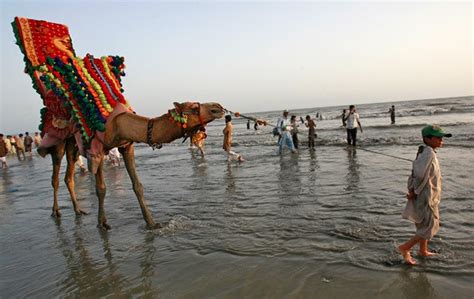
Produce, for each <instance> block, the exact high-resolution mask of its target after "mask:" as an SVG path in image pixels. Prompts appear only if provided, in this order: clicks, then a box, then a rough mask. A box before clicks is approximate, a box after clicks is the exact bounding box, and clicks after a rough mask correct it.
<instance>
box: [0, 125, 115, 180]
mask: <svg viewBox="0 0 474 299" xmlns="http://www.w3.org/2000/svg"><path fill="white" fill-rule="evenodd" d="M41 140H42V138H41V135H40V134H39V133H38V132H35V133H34V135H33V137H32V136H31V135H30V133H29V132H25V134H23V133H20V134H18V135H6V136H5V135H4V134H2V133H0V163H1V168H8V163H7V157H8V156H16V157H17V158H18V161H24V160H26V157H27V156H29V157H33V149H35V148H38V147H39V146H40V144H41ZM105 159H106V160H108V161H110V163H111V164H112V165H114V166H120V160H121V155H120V153H119V151H118V149H117V148H113V149H112V150H110V151H109V153H108V155H106V156H105ZM76 165H77V166H78V167H79V168H80V170H81V171H82V172H86V171H87V167H86V166H85V164H84V162H83V159H82V156H79V157H78V160H77V162H76Z"/></svg>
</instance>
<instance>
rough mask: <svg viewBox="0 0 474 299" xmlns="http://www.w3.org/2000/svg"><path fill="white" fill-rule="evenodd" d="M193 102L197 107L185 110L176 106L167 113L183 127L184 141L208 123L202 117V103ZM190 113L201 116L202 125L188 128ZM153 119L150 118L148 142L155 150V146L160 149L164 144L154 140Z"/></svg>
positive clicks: (169, 117)
mask: <svg viewBox="0 0 474 299" xmlns="http://www.w3.org/2000/svg"><path fill="white" fill-rule="evenodd" d="M193 104H197V107H195V108H191V109H183V110H180V109H178V107H175V108H174V109H170V110H168V113H167V116H168V119H169V120H170V122H172V123H175V124H176V125H177V126H178V127H180V128H181V135H182V136H183V137H184V140H183V142H184V141H186V139H187V138H188V137H190V136H192V135H193V134H194V133H195V132H196V131H197V130H198V129H199V128H200V127H204V126H205V125H206V123H205V122H204V120H203V119H202V117H201V103H199V102H194V103H193ZM192 106H194V105H192ZM189 115H197V116H198V117H199V123H200V126H197V127H196V128H195V129H193V130H189V128H188V116H189ZM153 120H154V118H150V119H148V125H147V134H146V142H147V143H148V145H149V146H151V148H152V149H153V150H154V149H155V148H158V149H160V148H161V147H162V144H160V143H155V142H153V141H152V133H153Z"/></svg>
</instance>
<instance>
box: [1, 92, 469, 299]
mask: <svg viewBox="0 0 474 299" xmlns="http://www.w3.org/2000/svg"><path fill="white" fill-rule="evenodd" d="M391 105H395V108H396V124H395V125H391V124H390V116H389V113H387V111H388V109H389V107H390V106H391ZM227 108H229V109H232V108H233V107H227ZM287 108H288V109H289V110H290V114H294V115H297V116H298V118H299V116H302V117H305V116H306V115H308V114H309V115H310V116H311V117H312V118H315V115H316V113H318V114H322V119H321V120H319V119H318V120H317V121H316V123H317V129H316V132H317V134H318V137H317V139H316V149H315V151H310V150H309V149H308V148H307V145H306V143H305V142H306V135H307V131H306V128H305V127H304V125H303V126H301V127H300V140H301V141H302V144H301V145H300V148H299V150H298V153H296V154H291V153H290V152H284V153H283V154H282V155H278V154H277V146H276V138H275V137H273V136H272V134H271V131H272V127H271V126H267V127H260V129H259V130H257V131H255V130H254V129H253V124H252V125H251V130H247V129H246V120H245V119H238V118H234V121H233V123H234V144H233V150H235V151H236V152H239V153H240V154H242V155H243V156H244V158H245V159H246V161H245V162H243V163H239V162H236V161H230V162H229V161H227V156H226V155H225V152H224V151H223V150H222V139H223V136H222V129H223V127H224V123H223V121H222V120H219V121H215V122H213V123H211V124H210V125H209V126H208V135H209V137H208V139H207V140H206V147H205V152H206V155H205V157H201V155H200V154H199V153H198V151H197V150H193V149H189V148H188V144H189V143H188V141H186V142H185V143H181V141H175V142H174V143H172V144H169V145H165V146H164V147H163V148H162V149H160V150H155V151H153V150H151V149H150V148H149V147H147V146H143V145H137V148H136V163H137V169H138V174H139V176H140V178H141V181H142V183H143V185H144V190H145V191H144V192H145V198H146V200H147V202H148V206H149V208H150V210H151V212H152V214H153V216H154V218H155V220H156V221H159V222H167V223H168V224H167V225H166V226H165V227H164V228H163V229H160V230H155V231H152V230H147V229H146V227H145V222H144V221H143V218H142V215H141V211H140V208H139V205H138V202H137V200H136V198H135V195H134V193H133V191H132V186H131V182H130V179H129V178H128V175H127V173H126V170H125V168H124V167H123V166H122V167H113V166H112V165H109V164H107V165H106V167H105V177H106V184H107V196H106V201H105V209H106V213H107V217H108V222H109V224H110V225H111V226H112V230H110V231H108V232H103V231H101V230H100V229H98V228H97V227H96V224H97V198H96V196H95V184H94V179H93V177H92V176H91V175H89V174H80V173H78V174H76V176H75V179H76V192H77V195H78V198H79V203H80V205H81V208H82V209H84V210H86V211H88V212H89V213H90V214H89V215H86V216H82V217H76V216H75V215H74V211H73V209H72V204H71V202H70V200H69V195H68V192H67V188H66V187H65V185H64V184H63V183H62V179H61V185H60V192H59V205H60V208H61V211H62V218H61V219H60V220H55V219H54V218H52V217H50V214H51V207H52V197H53V193H52V188H51V183H50V175H51V163H50V158H49V157H47V158H46V159H42V158H40V157H39V156H37V155H34V156H33V158H31V159H27V161H25V162H18V161H16V158H14V157H9V158H8V161H9V163H10V165H11V167H10V168H9V169H8V170H2V171H0V174H1V178H0V269H1V271H0V298H18V297H35V298H51V297H81V298H89V297H112V298H114V297H141V296H149V297H162V298H208V297H219V298H221V297H222V298H289V297H290V298H347V297H350V298H374V297H379V298H472V297H473V296H474V291H473V282H474V262H473V261H474V240H473V238H472V236H473V233H474V224H473V212H474V207H473V203H474V196H473V195H472V189H473V188H474V180H473V175H472V173H473V171H472V169H473V167H474V155H473V154H472V149H473V147H474V135H473V128H474V98H473V97H460V98H445V99H433V100H422V101H407V102H395V103H382V104H365V105H357V107H356V108H357V110H358V113H359V114H360V119H361V123H362V126H363V128H364V132H363V133H360V132H359V135H358V140H359V146H360V147H359V148H357V149H355V150H353V149H347V148H346V145H345V138H346V133H345V129H344V128H341V124H342V121H341V118H340V114H341V113H342V109H344V108H346V107H325V108H310V109H299V110H291V107H287ZM158 114H159V113H157V115H158ZM244 114H245V115H249V116H253V117H258V118H261V119H265V120H267V121H269V123H270V124H275V123H276V120H277V118H278V117H279V116H280V114H281V111H272V112H261V113H249V114H246V113H244ZM426 123H437V124H440V125H441V126H442V127H443V128H444V130H445V131H446V132H450V133H452V134H453V135H454V136H453V137H452V138H449V139H448V138H446V139H445V146H444V147H443V148H441V149H439V150H438V158H439V160H440V164H441V170H442V174H443V193H442V200H441V205H440V214H441V229H440V231H439V233H438V234H437V235H436V236H435V237H434V239H433V240H432V241H431V242H430V243H429V246H430V249H431V250H433V251H435V252H437V253H438V255H436V256H435V257H432V258H418V257H416V255H414V256H415V258H416V259H417V260H418V265H417V266H414V267H410V266H407V265H405V264H404V263H403V261H402V259H401V257H400V255H399V254H398V253H397V252H396V251H395V247H396V246H397V244H400V243H402V242H405V241H406V240H408V239H409V238H410V237H411V236H412V235H413V233H414V227H413V225H412V224H411V223H410V222H408V221H406V220H403V219H402V218H401V212H402V210H403V208H404V205H405V203H406V199H405V196H404V195H405V192H406V182H407V178H408V175H409V174H410V170H411V164H410V162H409V161H406V160H403V159H408V160H411V159H413V158H414V157H415V155H416V150H417V147H418V145H419V144H420V143H421V137H420V130H421V128H422V127H423V126H424V125H425V124H426ZM366 150H370V152H369V151H366ZM374 152H377V153H381V154H377V153H374ZM382 154H386V155H391V156H395V157H400V158H403V159H397V158H394V157H389V156H386V155H382ZM63 169H64V166H63ZM63 176H64V170H62V174H61V177H63Z"/></svg>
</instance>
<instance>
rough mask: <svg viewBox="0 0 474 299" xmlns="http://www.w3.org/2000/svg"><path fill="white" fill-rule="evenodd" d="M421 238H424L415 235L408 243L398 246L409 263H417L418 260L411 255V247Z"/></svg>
mask: <svg viewBox="0 0 474 299" xmlns="http://www.w3.org/2000/svg"><path fill="white" fill-rule="evenodd" d="M421 240H423V239H422V238H421V237H419V236H417V235H415V236H414V237H412V238H411V239H410V240H408V241H407V242H406V243H403V244H402V245H400V246H398V251H399V252H400V254H401V255H402V257H403V259H404V260H405V262H406V263H407V264H408V265H416V261H415V260H414V259H413V258H412V257H411V254H410V249H411V248H412V247H413V246H415V245H416V244H417V243H418V242H420V241H421Z"/></svg>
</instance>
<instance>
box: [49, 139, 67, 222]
mask: <svg viewBox="0 0 474 299" xmlns="http://www.w3.org/2000/svg"><path fill="white" fill-rule="evenodd" d="M64 146H65V144H64V143H60V144H58V145H56V146H54V147H52V148H51V151H50V153H51V160H52V162H53V175H52V176H51V185H52V186H53V197H54V201H53V213H52V214H51V216H53V217H61V213H60V212H59V205H58V189H59V169H60V168H61V160H62V158H63V156H64Z"/></svg>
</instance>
